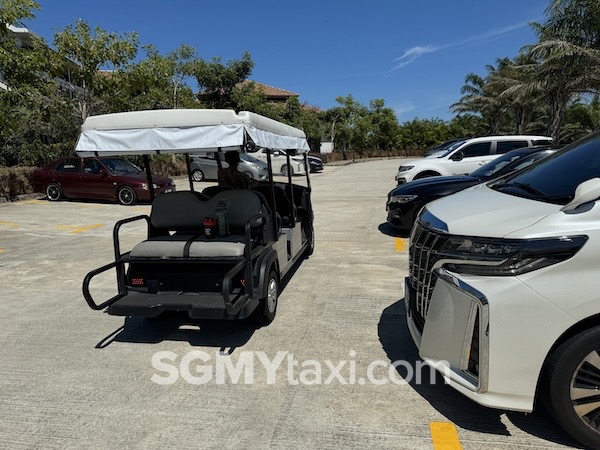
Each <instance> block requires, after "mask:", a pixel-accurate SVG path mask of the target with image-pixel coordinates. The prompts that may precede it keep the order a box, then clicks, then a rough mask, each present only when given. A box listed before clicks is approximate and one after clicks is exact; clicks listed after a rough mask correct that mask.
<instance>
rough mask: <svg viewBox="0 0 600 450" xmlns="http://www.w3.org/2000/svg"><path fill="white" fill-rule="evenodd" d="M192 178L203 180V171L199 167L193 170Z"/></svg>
mask: <svg viewBox="0 0 600 450" xmlns="http://www.w3.org/2000/svg"><path fill="white" fill-rule="evenodd" d="M192 180H194V181H203V180H204V172H202V171H201V170H200V169H197V170H194V171H193V172H192Z"/></svg>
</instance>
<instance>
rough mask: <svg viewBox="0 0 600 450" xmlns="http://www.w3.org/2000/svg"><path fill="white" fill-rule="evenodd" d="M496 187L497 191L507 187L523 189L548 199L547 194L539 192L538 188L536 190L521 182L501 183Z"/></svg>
mask: <svg viewBox="0 0 600 450" xmlns="http://www.w3.org/2000/svg"><path fill="white" fill-rule="evenodd" d="M494 187H495V188H497V189H502V188H505V187H516V188H519V189H522V190H523V191H525V192H529V193H530V194H533V195H537V196H539V197H546V194H545V193H543V192H542V191H538V190H537V189H536V188H534V187H532V186H531V185H529V184H526V183H519V182H512V183H501V184H496V185H495V186H494Z"/></svg>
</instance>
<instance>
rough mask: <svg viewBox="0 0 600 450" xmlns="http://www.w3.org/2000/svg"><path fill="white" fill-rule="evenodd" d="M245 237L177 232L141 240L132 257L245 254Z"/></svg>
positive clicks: (132, 252)
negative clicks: (213, 236)
mask: <svg viewBox="0 0 600 450" xmlns="http://www.w3.org/2000/svg"><path fill="white" fill-rule="evenodd" d="M245 249H246V244H245V243H244V237H243V236H238V235H229V236H222V237H221V236H220V237H216V238H214V239H207V238H206V237H205V236H198V235H191V234H183V235H180V234H175V235H173V236H158V237H154V238H150V239H148V240H147V241H144V242H140V243H139V244H138V245H136V246H135V247H134V248H133V250H131V253H130V256H131V257H132V258H190V257H191V258H210V257H241V256H244V251H245Z"/></svg>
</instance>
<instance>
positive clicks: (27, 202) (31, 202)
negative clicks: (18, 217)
mask: <svg viewBox="0 0 600 450" xmlns="http://www.w3.org/2000/svg"><path fill="white" fill-rule="evenodd" d="M15 204H16V205H49V204H50V202H47V201H43V200H23V201H21V202H16V203H15Z"/></svg>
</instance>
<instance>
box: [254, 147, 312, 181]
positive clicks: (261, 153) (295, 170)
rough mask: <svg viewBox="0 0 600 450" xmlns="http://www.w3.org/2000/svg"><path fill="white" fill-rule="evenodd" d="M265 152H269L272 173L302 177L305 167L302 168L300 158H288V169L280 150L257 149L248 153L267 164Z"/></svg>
mask: <svg viewBox="0 0 600 450" xmlns="http://www.w3.org/2000/svg"><path fill="white" fill-rule="evenodd" d="M267 151H269V152H271V163H272V164H273V173H274V174H275V173H280V174H282V175H287V174H288V171H289V172H290V173H291V174H292V175H304V174H305V173H306V167H304V158H303V157H302V156H290V167H288V163H287V156H286V154H285V152H284V151H282V150H267V149H265V148H259V149H258V150H257V151H255V152H253V153H250V155H251V156H254V157H255V158H258V159H260V160H261V161H264V162H267Z"/></svg>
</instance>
